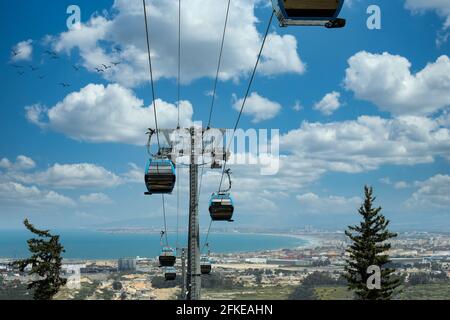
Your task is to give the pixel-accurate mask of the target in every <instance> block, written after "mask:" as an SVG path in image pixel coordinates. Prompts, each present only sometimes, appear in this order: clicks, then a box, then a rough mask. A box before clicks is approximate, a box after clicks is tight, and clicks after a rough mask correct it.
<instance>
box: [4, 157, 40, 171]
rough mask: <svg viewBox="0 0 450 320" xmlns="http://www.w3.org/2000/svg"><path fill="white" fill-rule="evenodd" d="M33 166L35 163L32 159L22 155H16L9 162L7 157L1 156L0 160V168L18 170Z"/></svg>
mask: <svg viewBox="0 0 450 320" xmlns="http://www.w3.org/2000/svg"><path fill="white" fill-rule="evenodd" d="M35 166H36V163H35V162H34V161H33V159H31V158H28V157H27V156H23V155H21V156H18V157H17V158H16V161H15V162H11V161H10V160H9V159H8V158H3V159H1V160H0V169H6V170H18V171H20V170H29V169H33V168H34V167H35Z"/></svg>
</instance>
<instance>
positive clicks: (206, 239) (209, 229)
mask: <svg viewBox="0 0 450 320" xmlns="http://www.w3.org/2000/svg"><path fill="white" fill-rule="evenodd" d="M212 223H213V220H212V219H211V221H210V222H209V227H208V231H207V232H206V237H205V243H203V246H202V249H201V250H200V254H201V253H202V252H203V250H204V249H205V247H206V246H207V245H208V239H209V233H210V231H211V226H212Z"/></svg>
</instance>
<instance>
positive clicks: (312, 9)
mask: <svg viewBox="0 0 450 320" xmlns="http://www.w3.org/2000/svg"><path fill="white" fill-rule="evenodd" d="M343 4H344V0H272V5H273V9H274V10H275V14H276V16H277V18H278V20H279V22H280V25H281V26H283V27H285V26H292V25H297V26H326V27H327V28H340V27H343V26H344V25H345V20H344V19H339V18H338V17H339V13H340V12H341V9H342V6H343Z"/></svg>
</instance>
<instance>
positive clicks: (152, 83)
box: [142, 0, 169, 245]
mask: <svg viewBox="0 0 450 320" xmlns="http://www.w3.org/2000/svg"><path fill="white" fill-rule="evenodd" d="M142 5H143V6H144V21H145V35H146V40H147V54H148V65H149V71H150V83H151V88H152V99H153V102H152V104H153V114H154V117H155V129H156V138H157V141H158V154H160V152H161V144H160V140H159V132H158V116H157V112H156V95H155V85H154V81H153V68H152V56H151V51H150V37H149V33H148V20H147V8H146V3H145V0H142ZM161 198H162V209H163V216H164V232H165V237H166V244H167V245H168V243H169V242H168V238H167V223H166V206H165V198H164V194H161Z"/></svg>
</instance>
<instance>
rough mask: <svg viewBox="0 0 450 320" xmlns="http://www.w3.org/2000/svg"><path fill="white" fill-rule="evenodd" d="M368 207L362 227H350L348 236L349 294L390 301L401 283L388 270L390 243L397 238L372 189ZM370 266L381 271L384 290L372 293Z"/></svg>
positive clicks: (367, 195)
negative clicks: (377, 204)
mask: <svg viewBox="0 0 450 320" xmlns="http://www.w3.org/2000/svg"><path fill="white" fill-rule="evenodd" d="M364 193H365V200H364V204H363V205H362V206H361V207H360V209H359V210H358V212H359V214H360V215H361V216H362V218H363V219H362V221H361V223H360V224H359V225H356V226H349V227H348V229H349V230H347V231H345V234H346V236H347V237H349V238H350V240H351V241H352V244H351V245H350V247H349V248H348V249H347V253H348V254H349V255H350V258H349V259H348V260H347V265H346V267H345V271H346V274H345V278H346V280H347V283H348V288H349V290H352V291H353V292H354V293H355V295H356V298H357V299H362V300H389V299H391V298H392V296H393V294H394V293H395V291H396V289H397V288H398V286H399V285H400V280H399V279H398V278H396V277H395V276H394V275H393V272H394V271H395V270H394V269H390V268H387V267H385V265H386V264H388V263H389V262H390V260H389V256H388V255H387V253H386V252H387V251H388V250H389V249H390V248H391V244H390V243H388V242H387V241H388V240H389V239H392V238H395V237H397V234H395V233H391V232H389V230H388V225H389V220H386V218H385V217H384V216H383V215H382V214H381V207H378V208H373V207H372V206H373V203H374V201H375V197H374V196H373V189H372V187H367V186H365V187H364ZM369 266H378V267H379V268H380V269H381V287H380V289H369V288H368V286H367V280H368V278H369V277H370V276H371V274H368V273H367V269H368V268H369Z"/></svg>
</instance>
